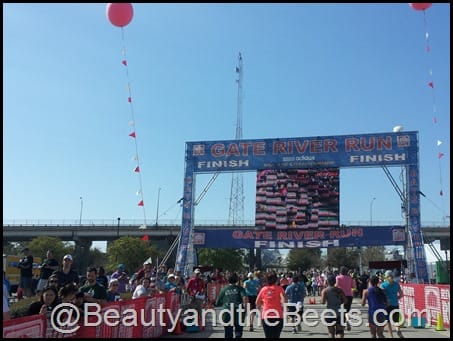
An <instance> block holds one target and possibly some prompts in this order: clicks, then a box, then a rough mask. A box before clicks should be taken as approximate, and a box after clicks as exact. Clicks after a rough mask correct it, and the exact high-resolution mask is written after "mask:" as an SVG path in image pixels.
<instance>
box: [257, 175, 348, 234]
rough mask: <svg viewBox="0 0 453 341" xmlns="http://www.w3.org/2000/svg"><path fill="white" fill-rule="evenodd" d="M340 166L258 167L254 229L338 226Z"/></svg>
mask: <svg viewBox="0 0 453 341" xmlns="http://www.w3.org/2000/svg"><path fill="white" fill-rule="evenodd" d="M339 186H340V169H339V168H321V169H287V170H270V169H264V170H258V171H257V177H256V213H255V226H256V228H257V229H263V230H273V229H280V230H283V229H285V230H286V229H310V228H313V229H330V228H334V227H338V226H339V214H340V205H339V198H340V189H339Z"/></svg>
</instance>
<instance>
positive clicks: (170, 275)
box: [167, 274, 176, 279]
mask: <svg viewBox="0 0 453 341" xmlns="http://www.w3.org/2000/svg"><path fill="white" fill-rule="evenodd" d="M175 277H176V276H175V275H174V274H169V275H168V276H167V278H168V279H170V278H175Z"/></svg>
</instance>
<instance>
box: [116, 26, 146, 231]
mask: <svg viewBox="0 0 453 341" xmlns="http://www.w3.org/2000/svg"><path fill="white" fill-rule="evenodd" d="M121 38H122V42H123V50H122V53H123V65H124V67H125V69H126V79H127V91H128V102H129V107H130V113H131V118H132V121H131V126H132V128H133V131H132V133H133V134H134V136H133V139H134V143H135V157H134V160H136V162H137V167H136V168H135V170H136V172H137V173H138V179H139V185H140V187H139V194H140V198H141V201H140V204H141V206H142V209H143V219H144V225H143V226H142V227H146V211H145V205H144V197H143V182H142V169H141V167H140V157H139V154H138V142H137V130H136V126H135V115H134V105H133V98H132V90H131V85H130V77H129V66H128V65H129V64H128V62H127V56H126V44H125V38H124V28H123V27H121Z"/></svg>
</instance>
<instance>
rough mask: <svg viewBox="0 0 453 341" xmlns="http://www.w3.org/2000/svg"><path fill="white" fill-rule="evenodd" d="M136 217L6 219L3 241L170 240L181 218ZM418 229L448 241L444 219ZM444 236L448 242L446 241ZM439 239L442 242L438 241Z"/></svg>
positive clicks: (247, 224)
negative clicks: (49, 238) (145, 222)
mask: <svg viewBox="0 0 453 341" xmlns="http://www.w3.org/2000/svg"><path fill="white" fill-rule="evenodd" d="M142 224H143V221H140V220H121V219H119V218H117V219H110V220H108V219H106V220H82V221H74V220H10V221H4V222H3V243H4V244H5V243H8V242H24V241H30V240H31V239H33V238H35V237H39V236H53V237H58V238H60V239H61V240H64V241H81V240H84V241H89V242H90V243H91V242H92V241H112V240H115V239H118V238H120V237H124V236H132V237H142V236H143V235H148V236H149V238H150V239H153V240H172V239H174V237H176V236H177V235H178V233H179V231H180V230H181V220H161V221H159V222H158V224H156V222H155V221H154V222H153V223H151V224H150V223H148V225H147V227H146V228H144V229H141V228H140V226H141V225H142ZM341 225H342V226H346V227H347V226H369V223H367V222H360V221H355V222H353V221H350V222H342V224H341ZM383 225H400V226H404V224H402V223H401V221H399V222H395V221H393V222H392V221H386V222H379V221H377V222H373V226H383ZM228 227H234V228H253V227H254V221H251V220H248V221H243V222H241V223H240V224H235V225H234V226H232V225H229V224H228V223H227V222H226V221H221V220H200V221H198V222H197V221H196V222H195V228H197V229H202V228H228ZM422 232H423V236H424V239H425V240H424V241H425V243H431V242H433V241H435V240H440V241H441V243H442V244H446V245H450V225H449V224H447V223H445V222H425V223H423V222H422ZM447 240H448V243H446V241H447ZM442 241H443V242H442Z"/></svg>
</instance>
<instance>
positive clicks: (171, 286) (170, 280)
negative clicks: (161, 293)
mask: <svg viewBox="0 0 453 341" xmlns="http://www.w3.org/2000/svg"><path fill="white" fill-rule="evenodd" d="M177 288H178V284H176V276H175V274H169V275H168V276H167V281H166V282H165V289H166V290H167V291H176V289H177Z"/></svg>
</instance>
